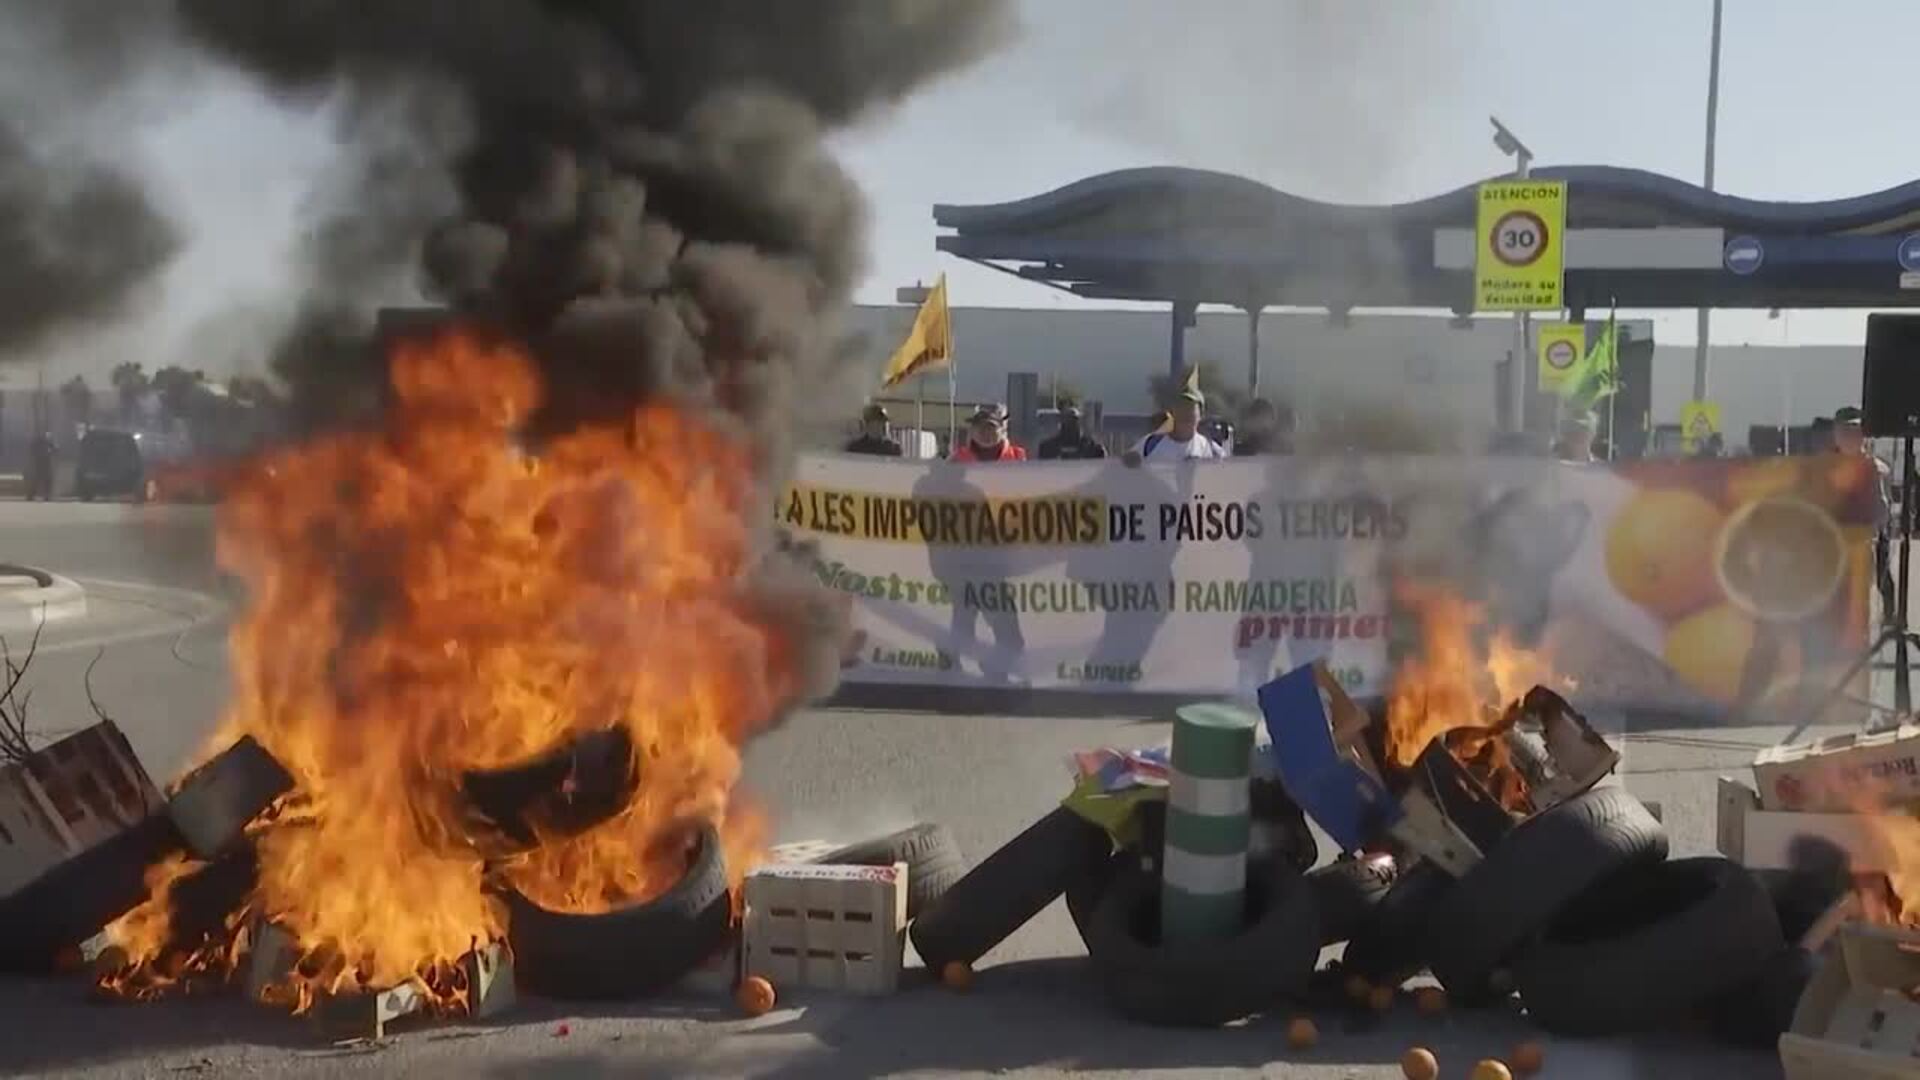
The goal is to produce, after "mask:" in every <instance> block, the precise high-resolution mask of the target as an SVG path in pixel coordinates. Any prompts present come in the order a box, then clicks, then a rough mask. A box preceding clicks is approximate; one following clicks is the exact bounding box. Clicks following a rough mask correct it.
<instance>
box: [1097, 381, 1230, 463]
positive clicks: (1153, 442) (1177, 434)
mask: <svg viewBox="0 0 1920 1080" xmlns="http://www.w3.org/2000/svg"><path fill="white" fill-rule="evenodd" d="M1206 404H1207V399H1206V397H1205V396H1204V395H1202V394H1201V393H1200V391H1199V390H1196V389H1194V388H1193V387H1187V388H1186V389H1184V390H1182V391H1181V392H1180V397H1179V400H1177V401H1175V402H1174V403H1173V408H1171V409H1169V410H1168V414H1169V418H1170V419H1171V420H1172V422H1173V428H1172V430H1171V431H1165V432H1160V431H1156V432H1154V433H1153V434H1151V435H1149V436H1147V437H1146V438H1144V439H1141V440H1140V441H1139V442H1137V443H1135V444H1134V445H1133V449H1131V450H1128V451H1127V452H1126V453H1124V454H1122V455H1120V460H1121V461H1124V462H1126V463H1127V464H1128V465H1138V464H1140V463H1141V462H1143V461H1222V460H1225V458H1226V457H1227V452H1226V451H1225V450H1224V449H1222V448H1221V447H1220V444H1219V443H1216V442H1214V441H1213V440H1212V439H1209V438H1207V437H1206V436H1205V435H1202V434H1200V411H1201V410H1202V409H1204V408H1206Z"/></svg>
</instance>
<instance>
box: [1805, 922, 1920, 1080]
mask: <svg viewBox="0 0 1920 1080" xmlns="http://www.w3.org/2000/svg"><path fill="white" fill-rule="evenodd" d="M1835 945H1836V947H1835V948H1833V949H1830V950H1828V951H1827V952H1826V954H1825V957H1824V959H1823V961H1822V963H1821V965H1820V969H1819V970H1818V971H1816V972H1815V973H1814V976H1813V980H1812V981H1811V982H1809V983H1808V984H1807V988H1806V990H1805V992H1803V993H1802V994H1801V995H1800V1004H1799V1006H1798V1007H1797V1008H1795V1009H1794V1013H1793V1024H1792V1026H1791V1027H1789V1028H1788V1029H1787V1031H1786V1032H1785V1033H1784V1034H1782V1035H1781V1036H1780V1066H1781V1068H1782V1070H1784V1071H1785V1073H1786V1077H1787V1080H1920V1004H1915V1003H1914V1001H1913V1000H1912V999H1911V998H1909V997H1908V996H1907V993H1908V991H1909V990H1911V989H1913V988H1915V987H1920V935H1916V934H1915V933H1913V932H1911V931H1905V930H1895V929H1891V928H1888V927H1883V926H1872V925H1868V924H1865V923H1858V922H1855V923H1850V924H1848V925H1847V926H1845V927H1843V928H1842V929H1841V930H1840V932H1839V934H1838V935H1837V941H1836V942H1835Z"/></svg>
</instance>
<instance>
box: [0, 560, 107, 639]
mask: <svg viewBox="0 0 1920 1080" xmlns="http://www.w3.org/2000/svg"><path fill="white" fill-rule="evenodd" d="M0 576H13V577H31V578H33V579H34V581H35V582H37V583H38V584H37V587H35V588H31V589H9V590H5V591H0V634H10V633H14V632H16V631H20V630H31V629H33V628H34V627H36V626H39V625H41V624H42V623H49V622H58V621H60V620H61V619H74V618H78V617H80V616H82V615H85V614H86V613H87V591H86V590H85V589H83V588H81V586H80V583H79V582H77V581H75V580H73V579H72V578H67V577H61V576H60V575H59V574H52V573H48V572H47V571H45V570H40V569H37V568H35V567H31V566H15V565H10V564H6V563H0Z"/></svg>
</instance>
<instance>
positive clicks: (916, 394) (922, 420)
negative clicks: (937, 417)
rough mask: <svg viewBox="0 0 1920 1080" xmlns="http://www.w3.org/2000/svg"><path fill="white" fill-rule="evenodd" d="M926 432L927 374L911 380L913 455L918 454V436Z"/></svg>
mask: <svg viewBox="0 0 1920 1080" xmlns="http://www.w3.org/2000/svg"><path fill="white" fill-rule="evenodd" d="M926 433H927V376H926V373H925V372H921V374H920V377H919V378H917V379H915V380H913V456H914V457H916V458H917V457H919V456H920V447H921V445H922V444H921V442H920V436H922V435H925V434H926Z"/></svg>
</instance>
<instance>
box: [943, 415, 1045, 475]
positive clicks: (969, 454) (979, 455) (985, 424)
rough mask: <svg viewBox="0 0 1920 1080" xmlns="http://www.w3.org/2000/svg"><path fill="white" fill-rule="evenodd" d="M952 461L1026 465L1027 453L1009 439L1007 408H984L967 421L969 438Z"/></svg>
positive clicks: (954, 451)
mask: <svg viewBox="0 0 1920 1080" xmlns="http://www.w3.org/2000/svg"><path fill="white" fill-rule="evenodd" d="M949 460H952V461H969V462H987V461H1025V460H1027V452H1026V450H1025V449H1024V448H1022V447H1021V446H1020V445H1019V444H1018V443H1016V442H1014V441H1013V440H1012V439H1009V438H1007V408H1006V406H1004V405H982V406H981V407H980V409H979V411H977V412H975V413H974V414H973V415H972V416H970V417H968V418H967V437H966V439H965V440H964V441H962V442H961V443H960V445H959V446H956V447H954V449H953V457H952V458H951V459H949Z"/></svg>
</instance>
